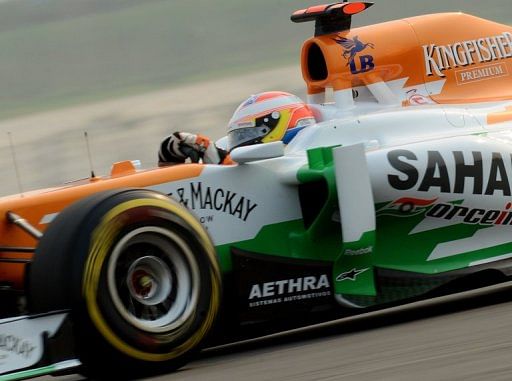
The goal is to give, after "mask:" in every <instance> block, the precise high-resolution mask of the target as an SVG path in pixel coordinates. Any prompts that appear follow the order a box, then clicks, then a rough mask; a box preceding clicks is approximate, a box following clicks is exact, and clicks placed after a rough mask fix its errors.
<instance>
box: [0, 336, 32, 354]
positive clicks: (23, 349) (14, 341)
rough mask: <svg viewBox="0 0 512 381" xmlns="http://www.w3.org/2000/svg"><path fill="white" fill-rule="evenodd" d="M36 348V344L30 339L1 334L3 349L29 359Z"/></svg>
mask: <svg viewBox="0 0 512 381" xmlns="http://www.w3.org/2000/svg"><path fill="white" fill-rule="evenodd" d="M35 348H36V347H35V345H33V344H32V343H31V342H30V341H28V340H25V339H22V338H20V337H18V336H15V335H10V334H0V350H1V351H5V352H9V353H12V354H15V355H18V356H21V357H24V358H26V359H28V358H30V357H31V355H32V352H33V350H34V349H35Z"/></svg>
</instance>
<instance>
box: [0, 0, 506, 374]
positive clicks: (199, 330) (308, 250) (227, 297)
mask: <svg viewBox="0 0 512 381" xmlns="http://www.w3.org/2000/svg"><path fill="white" fill-rule="evenodd" d="M371 5H372V3H368V2H352V3H346V2H344V3H334V4H329V5H322V6H313V7H310V8H308V9H303V10H299V11H297V12H295V13H293V15H292V17H291V18H292V21H294V22H306V21H314V22H315V36H314V37H312V38H310V39H309V40H307V41H306V42H305V43H304V45H303V48H302V58H301V60H302V74H303V77H304V80H305V82H306V86H307V93H308V104H309V107H310V108H311V109H312V110H313V111H314V113H315V117H316V120H317V123H316V124H314V125H312V126H309V127H307V128H304V129H303V130H301V131H300V132H299V133H298V134H297V135H296V136H295V138H294V139H293V140H292V141H291V142H290V143H289V144H288V145H287V146H286V147H285V146H284V145H283V143H282V142H273V143H268V144H257V145H252V146H245V147H239V148H236V149H234V150H232V151H231V153H230V155H231V159H232V160H233V162H235V164H234V165H207V164H201V163H189V164H181V165H176V166H170V167H160V168H153V169H145V170H139V169H136V168H135V166H134V165H133V163H132V162H130V161H125V162H120V163H115V164H114V165H113V166H112V170H111V173H110V175H109V176H104V177H91V178H89V179H86V180H80V181H76V182H74V183H71V184H66V185H63V186H59V187H55V188H51V189H44V190H40V191H34V192H29V193H24V194H22V195H14V196H9V197H5V198H2V199H0V250H1V252H0V293H1V296H0V298H1V299H0V300H1V303H0V314H1V318H2V319H1V320H0V378H2V377H8V379H10V380H12V379H19V378H24V377H33V376H37V375H41V374H48V373H55V372H62V371H65V370H66V369H73V372H83V373H85V374H91V375H93V376H94V377H97V378H107V379H108V378H109V377H110V378H111V379H112V378H115V379H119V378H121V377H137V376H141V375H147V374H150V373H152V372H155V371H166V370H173V369H177V368H179V367H180V366H182V365H183V364H185V363H186V362H187V361H188V360H189V359H190V358H192V357H193V355H194V353H196V352H197V351H198V350H199V349H200V348H202V347H203V346H205V345H215V344H216V343H219V342H222V341H227V340H236V339H238V338H241V337H244V335H250V334H253V335H254V334H259V333H261V332H263V328H261V329H260V327H264V328H265V329H267V328H268V327H273V328H274V329H276V327H277V329H288V328H291V327H292V326H294V324H304V323H307V322H311V321H319V320H328V319H332V318H335V317H340V316H347V314H352V313H358V312H362V311H366V310H368V309H374V308H385V307H386V306H390V305H396V304H400V303H406V302H409V301H411V300H416V299H419V298H427V297H431V296H433V295H440V294H445V293H449V292H454V291H456V290H461V289H464V288H465V287H466V288H474V287H478V286H481V285H483V284H493V283H499V282H502V281H504V280H506V279H507V277H508V275H509V274H510V272H511V270H512V242H511V237H512V234H511V233H512V229H511V225H512V195H511V193H512V185H511V179H512V149H511V148H512V77H511V74H510V73H511V72H512V59H511V57H512V27H510V26H506V25H501V24H498V23H495V22H492V21H488V20H483V19H480V18H477V17H473V16H469V15H466V14H463V13H443V14H433V15H426V16H418V17H412V18H408V19H404V20H397V21H391V22H386V23H383V24H377V25H370V26H365V27H360V28H351V17H352V16H353V15H355V14H358V13H361V12H363V11H365V10H366V9H367V8H369V7H370V6H371ZM219 144H220V143H219ZM6 379H7V378H6Z"/></svg>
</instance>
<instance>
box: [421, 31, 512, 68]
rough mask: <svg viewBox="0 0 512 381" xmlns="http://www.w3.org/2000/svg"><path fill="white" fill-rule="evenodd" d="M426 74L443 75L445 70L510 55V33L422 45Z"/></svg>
mask: <svg viewBox="0 0 512 381" xmlns="http://www.w3.org/2000/svg"><path fill="white" fill-rule="evenodd" d="M423 55H424V58H425V70H426V74H427V76H432V75H437V76H438V77H445V76H446V74H445V73H444V71H445V70H448V69H452V68H456V67H465V66H469V65H475V64H479V63H485V62H492V61H499V60H503V59H507V58H510V57H512V33H510V32H503V33H502V34H500V35H497V36H489V37H482V38H478V39H474V40H466V41H460V42H455V43H453V44H449V45H436V44H429V45H423Z"/></svg>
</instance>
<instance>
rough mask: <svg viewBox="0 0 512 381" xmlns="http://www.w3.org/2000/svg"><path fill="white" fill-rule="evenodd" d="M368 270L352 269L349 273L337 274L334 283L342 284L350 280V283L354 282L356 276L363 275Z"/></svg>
mask: <svg viewBox="0 0 512 381" xmlns="http://www.w3.org/2000/svg"><path fill="white" fill-rule="evenodd" d="M369 269H370V268H369V267H367V268H364V269H355V268H353V269H352V270H350V271H346V272H344V273H341V274H339V275H338V276H337V277H336V281H337V282H343V281H344V280H351V281H355V280H356V278H357V276H358V275H359V274H362V273H364V272H365V271H366V270H369Z"/></svg>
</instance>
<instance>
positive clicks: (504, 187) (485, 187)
mask: <svg viewBox="0 0 512 381" xmlns="http://www.w3.org/2000/svg"><path fill="white" fill-rule="evenodd" d="M468 155H469V153H467V152H466V154H465V155H464V152H462V151H452V152H451V155H450V157H443V154H441V152H439V151H428V152H427V163H426V168H425V170H424V171H420V170H419V169H418V168H417V167H416V166H415V164H416V162H417V161H418V157H417V156H416V154H415V153H414V152H412V151H409V150H404V149H399V150H392V151H389V152H388V155H387V157H388V161H389V164H390V165H391V166H392V167H393V168H394V169H395V170H397V171H398V172H400V174H399V175H396V174H388V176H387V178H388V182H389V185H390V186H391V187H392V188H394V189H396V190H409V189H413V188H414V189H416V190H417V191H420V192H429V191H431V189H435V190H438V191H439V192H441V193H465V192H466V191H470V192H471V193H472V194H475V195H489V196H492V195H494V194H495V193H498V194H499V193H501V194H502V195H503V196H510V195H511V186H510V182H509V178H510V176H511V175H512V174H509V173H508V171H507V167H506V165H505V160H508V161H509V162H510V161H512V155H510V154H506V156H505V157H503V156H502V154H501V153H499V152H492V154H490V156H488V157H487V158H486V160H485V162H486V163H488V165H490V170H489V171H488V172H486V174H485V175H484V169H483V162H484V161H483V154H482V153H481V152H478V151H472V152H471V156H472V159H471V160H468V158H467V156H468ZM465 156H466V157H465ZM447 162H448V163H449V164H450V166H451V169H453V170H452V171H451V173H453V174H454V177H452V178H450V175H449V173H448V167H447V164H446V163H447ZM466 180H470V181H466ZM468 183H472V187H471V188H470V189H467V184H468Z"/></svg>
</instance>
